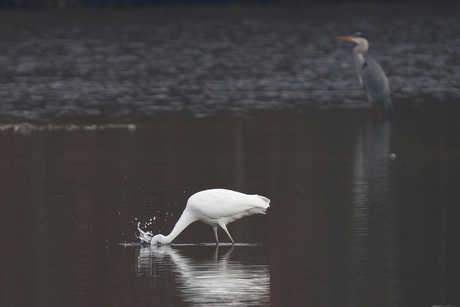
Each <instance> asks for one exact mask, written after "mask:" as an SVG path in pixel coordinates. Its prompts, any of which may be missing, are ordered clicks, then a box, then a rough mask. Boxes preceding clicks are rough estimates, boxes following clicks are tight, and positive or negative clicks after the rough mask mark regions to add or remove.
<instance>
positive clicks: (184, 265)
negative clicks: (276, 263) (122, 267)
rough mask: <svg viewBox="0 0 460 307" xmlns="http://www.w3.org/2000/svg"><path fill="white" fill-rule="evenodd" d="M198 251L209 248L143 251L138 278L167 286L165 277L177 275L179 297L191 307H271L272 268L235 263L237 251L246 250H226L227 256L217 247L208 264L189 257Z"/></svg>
mask: <svg viewBox="0 0 460 307" xmlns="http://www.w3.org/2000/svg"><path fill="white" fill-rule="evenodd" d="M195 248H200V249H202V248H209V247H190V248H187V250H186V251H185V250H179V249H175V248H172V247H170V246H165V247H150V246H149V247H141V248H140V249H139V251H138V256H137V274H138V276H144V277H151V278H153V279H158V283H160V282H164V280H165V279H164V275H173V276H174V278H173V279H174V282H175V284H176V289H178V290H179V292H180V293H179V296H180V297H181V298H182V300H183V301H185V302H187V303H189V304H190V305H191V306H236V305H238V306H268V305H269V302H270V285H269V282H270V274H269V269H268V265H266V264H255V263H247V260H246V261H245V262H244V263H243V262H239V261H234V260H232V259H231V256H232V253H234V252H235V249H240V248H243V249H244V248H245V247H235V248H233V247H231V248H229V249H228V247H226V248H225V251H224V252H225V253H223V254H220V252H221V251H220V250H219V247H216V248H215V250H213V251H212V252H210V254H209V258H207V259H204V260H203V259H200V260H196V259H193V258H192V257H188V256H186V255H185V254H186V252H187V253H188V252H190V253H193V251H194V250H193V249H195ZM246 248H247V247H246ZM250 248H254V249H257V248H260V247H250ZM221 249H222V248H221ZM199 254H200V255H202V252H200V253H199ZM245 259H247V258H245ZM154 283H155V284H156V283H157V282H154Z"/></svg>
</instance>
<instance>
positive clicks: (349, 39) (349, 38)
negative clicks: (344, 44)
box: [337, 36, 355, 41]
mask: <svg viewBox="0 0 460 307" xmlns="http://www.w3.org/2000/svg"><path fill="white" fill-rule="evenodd" d="M337 39H338V40H340V41H354V39H355V38H354V37H353V36H338V37H337Z"/></svg>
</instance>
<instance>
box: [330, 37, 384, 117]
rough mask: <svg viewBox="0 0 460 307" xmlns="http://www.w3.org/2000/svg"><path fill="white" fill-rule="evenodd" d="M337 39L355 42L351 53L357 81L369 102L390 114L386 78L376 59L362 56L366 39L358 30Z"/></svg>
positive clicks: (367, 43) (366, 46) (366, 42)
mask: <svg viewBox="0 0 460 307" xmlns="http://www.w3.org/2000/svg"><path fill="white" fill-rule="evenodd" d="M337 39H339V40H342V41H350V42H354V43H356V47H355V48H354V49H353V54H354V61H355V71H356V74H357V75H358V79H359V83H360V84H361V85H362V86H363V87H364V90H365V91H366V94H367V97H368V99H369V101H370V102H371V104H372V103H376V104H377V105H378V106H379V107H380V108H381V109H382V110H383V111H385V113H386V114H390V113H391V112H392V110H393V105H392V103H391V97H390V94H391V92H390V85H389V82H388V78H387V76H386V75H385V73H384V72H383V70H382V67H380V65H379V63H378V62H377V61H376V60H374V59H373V58H371V57H366V58H364V56H363V54H364V53H365V52H366V51H367V50H368V49H369V42H368V41H367V39H366V38H365V37H364V36H363V35H362V34H361V33H359V32H358V33H355V34H353V35H351V36H339V37H337ZM372 106H373V105H372Z"/></svg>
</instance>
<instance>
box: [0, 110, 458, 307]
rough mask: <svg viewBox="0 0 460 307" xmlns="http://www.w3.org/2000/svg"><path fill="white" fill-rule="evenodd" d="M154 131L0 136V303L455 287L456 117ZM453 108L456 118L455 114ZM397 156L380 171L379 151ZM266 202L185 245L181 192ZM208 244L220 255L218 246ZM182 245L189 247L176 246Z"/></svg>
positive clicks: (435, 291)
mask: <svg viewBox="0 0 460 307" xmlns="http://www.w3.org/2000/svg"><path fill="white" fill-rule="evenodd" d="M441 109H442V108H438V106H436V109H430V108H429V107H426V108H418V109H412V112H410V114H400V116H399V117H397V118H395V119H394V120H393V121H391V122H390V121H381V120H373V119H370V118H369V114H368V113H367V112H365V111H363V112H360V111H356V110H355V111H351V110H349V111H347V110H342V111H322V112H316V113H314V114H309V115H292V114H284V113H282V112H278V113H273V112H269V113H264V114H259V115H258V116H255V117H253V118H251V119H240V118H229V117H215V118H210V119H163V120H157V121H153V122H151V123H149V124H143V125H139V126H138V128H137V129H136V130H134V131H131V132H130V131H127V130H96V131H85V130H78V131H65V130H62V131H61V130H57V131H36V132H32V133H28V134H24V133H17V132H16V133H15V132H14V131H12V130H11V131H4V132H2V133H1V134H0V148H2V151H1V156H0V167H1V170H2V176H1V177H0V188H1V191H2V192H1V194H0V206H1V212H2V215H1V221H0V225H1V226H0V227H1V228H0V229H1V231H0V244H1V246H2V253H1V258H0V259H1V261H0V271H1V273H2V274H1V277H0V278H1V279H0V282H1V289H2V292H3V293H2V296H1V297H2V299H1V302H0V303H1V305H2V306H431V305H439V304H441V305H443V304H444V305H447V304H457V303H458V302H459V292H458V289H459V287H460V280H459V278H460V266H459V261H460V260H459V259H460V244H459V243H460V242H459V235H460V226H459V224H458V219H459V217H460V209H459V207H458V202H459V200H460V191H459V189H458V182H459V181H458V180H459V174H460V145H459V142H458V139H459V137H460V135H459V134H460V132H459V131H460V129H459V128H460V127H459V123H458V121H457V120H456V114H457V112H458V107H455V109H454V108H451V109H446V110H444V111H442V110H441ZM454 111H455V112H454ZM391 153H395V154H396V158H395V159H394V160H392V159H391V157H390V154H391ZM211 187H226V188H230V189H236V190H240V191H243V192H247V193H259V194H261V195H265V196H267V197H270V198H271V201H272V204H271V207H270V209H269V210H268V214H267V215H266V216H251V217H246V218H244V219H242V220H239V221H236V222H234V223H233V224H230V226H229V230H230V232H231V233H232V234H233V237H234V238H235V239H236V241H237V242H240V243H256V244H255V245H251V244H241V245H237V246H235V247H234V248H231V247H230V246H228V245H225V246H221V247H219V249H218V250H217V249H216V248H215V247H213V246H209V244H208V245H205V246H196V245H193V244H194V243H212V242H213V241H214V237H213V233H212V229H211V227H209V226H208V225H205V224H201V223H195V224H192V225H191V226H190V227H188V228H187V229H186V230H185V231H184V232H183V233H182V234H181V235H180V236H179V237H178V238H177V239H176V242H177V243H188V244H185V245H180V244H179V245H176V246H172V247H166V248H152V249H150V248H141V247H139V246H122V245H119V244H118V243H124V242H128V243H129V242H137V240H136V238H135V229H136V224H137V222H141V223H142V225H145V224H149V221H150V220H151V219H153V218H154V219H155V220H154V221H153V224H151V225H149V226H147V229H149V230H152V231H153V232H162V233H168V232H169V231H170V230H171V229H172V227H173V226H174V223H175V222H176V220H177V218H178V216H179V215H180V214H181V212H182V210H183V208H184V204H185V202H186V199H187V198H188V197H189V196H190V195H191V194H192V193H194V192H195V191H198V190H201V189H206V188H211ZM222 239H223V240H224V241H225V240H226V239H227V238H225V236H224V235H222ZM190 243H193V244H192V245H190Z"/></svg>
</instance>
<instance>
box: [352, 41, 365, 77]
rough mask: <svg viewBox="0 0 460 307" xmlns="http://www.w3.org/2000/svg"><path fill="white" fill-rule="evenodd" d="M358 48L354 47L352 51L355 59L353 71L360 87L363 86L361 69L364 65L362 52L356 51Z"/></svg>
mask: <svg viewBox="0 0 460 307" xmlns="http://www.w3.org/2000/svg"><path fill="white" fill-rule="evenodd" d="M358 47H359V46H357V47H355V49H354V50H353V54H354V59H355V71H356V75H357V76H358V79H359V82H360V83H361V85H362V84H363V81H362V79H361V69H362V68H363V65H364V61H365V60H364V56H363V52H362V50H360V49H358Z"/></svg>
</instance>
